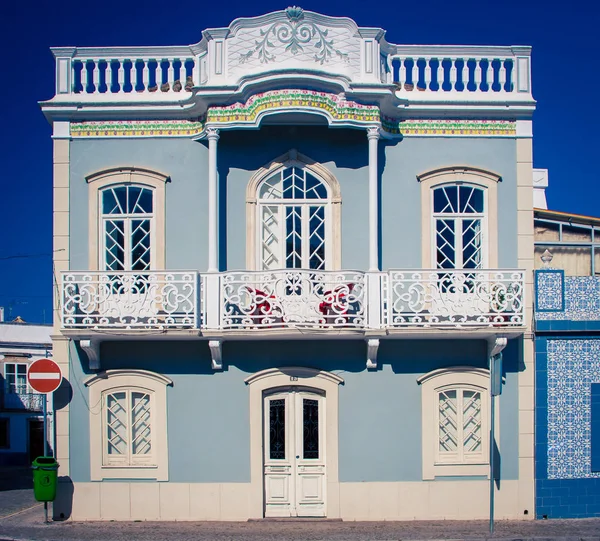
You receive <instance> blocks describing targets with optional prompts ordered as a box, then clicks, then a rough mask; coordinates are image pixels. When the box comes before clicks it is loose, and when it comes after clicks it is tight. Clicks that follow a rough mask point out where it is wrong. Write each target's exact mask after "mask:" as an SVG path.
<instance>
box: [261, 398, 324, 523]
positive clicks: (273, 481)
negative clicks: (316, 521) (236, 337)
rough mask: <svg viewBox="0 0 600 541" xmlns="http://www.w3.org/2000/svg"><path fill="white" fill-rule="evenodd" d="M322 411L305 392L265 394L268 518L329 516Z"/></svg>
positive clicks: (320, 403) (321, 403)
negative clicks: (326, 506)
mask: <svg viewBox="0 0 600 541" xmlns="http://www.w3.org/2000/svg"><path fill="white" fill-rule="evenodd" d="M324 408H325V397H324V396H323V395H321V394H317V393H314V392H310V391H307V390H303V389H301V388H298V389H295V388H290V389H286V390H285V391H281V392H277V393H273V394H268V395H266V396H265V398H264V446H263V447H264V478H265V491H264V494H265V517H324V516H326V509H325V486H326V475H325V453H324V450H325V430H324V429H325V427H324V420H325V412H324Z"/></svg>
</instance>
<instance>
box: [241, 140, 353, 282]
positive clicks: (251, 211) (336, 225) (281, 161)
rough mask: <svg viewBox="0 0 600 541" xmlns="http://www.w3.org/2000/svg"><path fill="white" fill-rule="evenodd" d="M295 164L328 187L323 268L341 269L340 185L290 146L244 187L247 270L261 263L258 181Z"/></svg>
mask: <svg viewBox="0 0 600 541" xmlns="http://www.w3.org/2000/svg"><path fill="white" fill-rule="evenodd" d="M294 166H296V167H301V168H304V169H307V170H309V171H310V172H311V173H312V174H313V175H315V176H316V177H317V178H319V179H320V180H322V181H323V182H324V183H325V185H326V186H327V188H328V190H329V200H328V201H327V203H328V204H327V205H326V208H325V212H326V220H327V222H329V223H326V228H327V234H328V235H329V237H330V238H329V242H328V243H327V246H326V256H325V257H326V270H339V269H340V268H341V264H342V263H341V262H342V242H341V235H342V232H341V227H342V226H341V218H342V194H341V189H340V184H339V182H338V180H337V179H336V178H335V176H334V175H333V174H331V172H330V171H329V170H328V169H327V168H326V167H324V166H323V165H321V164H320V163H318V162H316V161H315V160H313V159H312V158H309V157H308V156H305V155H304V154H301V153H300V152H298V151H297V150H296V149H290V150H289V151H288V152H286V153H285V154H282V155H281V156H278V157H277V158H275V159H274V160H272V161H271V162H269V163H268V164H267V165H265V166H264V167H261V168H260V169H259V170H258V171H256V172H255V173H254V174H253V175H252V177H250V180H249V181H248V185H247V186H246V268H247V269H248V270H260V269H259V268H258V266H259V263H260V261H259V257H258V244H259V236H260V235H259V217H258V215H257V213H258V189H259V187H260V184H261V183H262V181H263V180H265V179H267V178H269V177H270V176H271V175H273V174H274V173H276V172H277V171H279V170H281V169H285V168H287V167H294Z"/></svg>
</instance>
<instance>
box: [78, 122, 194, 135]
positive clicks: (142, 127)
mask: <svg viewBox="0 0 600 541" xmlns="http://www.w3.org/2000/svg"><path fill="white" fill-rule="evenodd" d="M203 130H204V123H203V122H200V121H192V120H122V121H111V122H108V121H95V122H72V123H71V137H184V136H190V135H198V134H200V133H202V131H203Z"/></svg>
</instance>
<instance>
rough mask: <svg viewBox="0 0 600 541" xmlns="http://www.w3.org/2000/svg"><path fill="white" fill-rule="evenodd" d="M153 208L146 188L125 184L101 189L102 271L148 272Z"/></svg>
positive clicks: (151, 192)
mask: <svg viewBox="0 0 600 541" xmlns="http://www.w3.org/2000/svg"><path fill="white" fill-rule="evenodd" d="M153 205H154V193H153V190H151V189H150V188H145V187H142V186H135V185H127V186H110V187H108V188H106V189H104V190H102V197H101V217H102V218H101V221H102V231H103V257H104V270H109V271H146V270H150V266H151V251H152V242H151V240H152V235H153V233H152V230H153V220H154V213H153Z"/></svg>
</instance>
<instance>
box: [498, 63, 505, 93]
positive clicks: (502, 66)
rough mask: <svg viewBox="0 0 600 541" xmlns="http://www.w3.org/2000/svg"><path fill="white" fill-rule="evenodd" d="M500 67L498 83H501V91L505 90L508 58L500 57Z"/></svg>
mask: <svg viewBox="0 0 600 541" xmlns="http://www.w3.org/2000/svg"><path fill="white" fill-rule="evenodd" d="M498 60H499V61H500V69H499V70H498V83H500V92H504V85H505V84H506V64H505V62H506V60H505V59H504V58H499V59H498Z"/></svg>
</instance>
